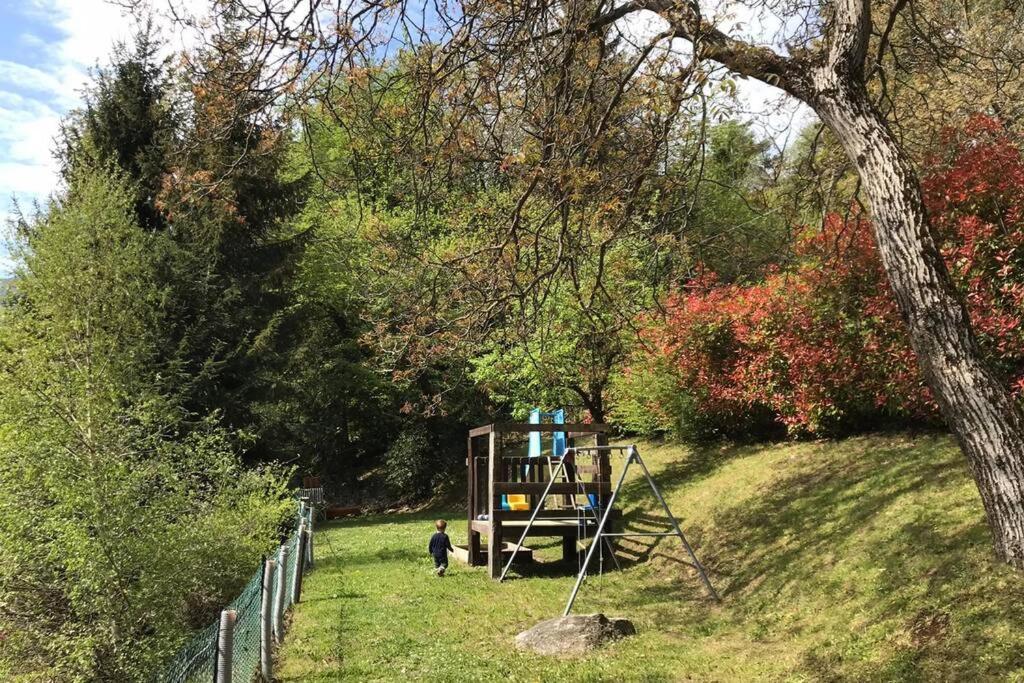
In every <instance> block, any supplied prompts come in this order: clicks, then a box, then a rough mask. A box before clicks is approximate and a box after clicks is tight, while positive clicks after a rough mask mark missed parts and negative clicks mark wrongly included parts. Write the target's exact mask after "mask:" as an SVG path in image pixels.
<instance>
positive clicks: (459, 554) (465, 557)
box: [452, 542, 533, 564]
mask: <svg viewBox="0 0 1024 683" xmlns="http://www.w3.org/2000/svg"><path fill="white" fill-rule="evenodd" d="M452 547H453V548H454V550H453V552H452V555H453V556H454V557H455V559H456V560H458V561H459V562H464V563H466V564H469V546H467V545H455V546H452ZM515 547H516V545H515V543H508V542H506V543H505V547H504V548H503V549H502V551H501V561H502V563H505V562H508V558H509V556H511V555H512V551H513V550H515ZM480 554H481V559H480V564H487V551H486V550H481V551H480ZM521 562H522V563H528V562H533V550H532V549H531V548H527V547H526V546H523V547H522V548H520V549H519V552H518V553H516V561H515V563H514V564H519V563H521Z"/></svg>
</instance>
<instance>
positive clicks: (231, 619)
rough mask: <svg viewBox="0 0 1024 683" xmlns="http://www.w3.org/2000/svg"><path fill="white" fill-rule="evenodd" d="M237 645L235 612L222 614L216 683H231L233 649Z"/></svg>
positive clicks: (230, 610)
mask: <svg viewBox="0 0 1024 683" xmlns="http://www.w3.org/2000/svg"><path fill="white" fill-rule="evenodd" d="M234 644H235V610H233V609H226V610H224V611H222V612H221V613H220V632H219V633H218V634H217V678H216V679H215V680H216V683H231V666H232V648H233V647H234Z"/></svg>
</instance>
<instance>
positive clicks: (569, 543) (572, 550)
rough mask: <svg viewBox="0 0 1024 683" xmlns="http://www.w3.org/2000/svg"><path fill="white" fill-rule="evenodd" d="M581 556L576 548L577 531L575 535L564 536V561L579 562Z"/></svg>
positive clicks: (574, 532)
mask: <svg viewBox="0 0 1024 683" xmlns="http://www.w3.org/2000/svg"><path fill="white" fill-rule="evenodd" d="M579 559H580V554H579V550H578V549H577V547H576V531H575V530H573V534H572V535H570V534H568V533H565V534H562V561H563V562H579Z"/></svg>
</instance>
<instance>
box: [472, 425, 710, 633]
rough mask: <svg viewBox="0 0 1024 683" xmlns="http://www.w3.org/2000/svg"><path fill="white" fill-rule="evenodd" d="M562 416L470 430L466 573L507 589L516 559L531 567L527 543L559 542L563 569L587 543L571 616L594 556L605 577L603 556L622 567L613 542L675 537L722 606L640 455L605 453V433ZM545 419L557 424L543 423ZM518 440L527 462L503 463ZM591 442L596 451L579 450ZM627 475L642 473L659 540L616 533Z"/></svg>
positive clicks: (629, 450) (517, 458) (613, 449)
mask: <svg viewBox="0 0 1024 683" xmlns="http://www.w3.org/2000/svg"><path fill="white" fill-rule="evenodd" d="M563 415H564V414H563V413H562V412H561V411H558V412H556V413H547V414H544V413H540V412H539V411H537V410H534V411H533V413H532V414H531V416H530V418H531V419H530V422H529V423H526V424H523V423H506V424H490V425H485V426H483V427H477V428H476V429H472V430H470V432H469V439H468V442H467V449H468V453H467V459H466V465H467V470H468V477H467V479H468V500H469V506H468V508H469V543H468V545H467V547H466V548H465V550H464V553H463V557H464V559H465V560H466V561H468V562H469V564H471V565H483V564H486V565H487V568H488V573H489V574H490V576H491V578H494V579H498V580H499V581H504V580H505V577H506V576H507V575H508V572H509V570H510V569H511V567H512V564H513V563H514V562H515V561H516V560H517V559H519V560H532V551H531V550H530V549H529V548H526V547H524V545H523V544H524V543H525V541H526V539H527V538H528V537H531V536H534V537H536V536H547V537H551V536H554V537H559V538H561V539H562V559H563V561H571V560H572V559H574V558H575V559H577V560H579V546H578V544H579V542H580V541H581V540H583V541H585V540H587V539H589V540H590V544H589V546H588V547H587V549H586V554H585V556H584V559H583V560H582V561H581V562H580V564H579V573H578V575H577V577H576V583H575V585H574V586H573V589H572V592H571V593H570V595H569V600H568V602H567V603H566V606H565V611H564V614H565V615H568V614H569V612H570V611H571V610H572V606H573V603H574V602H575V600H576V596H577V595H578V594H579V591H580V588H581V587H582V586H583V582H584V581H585V580H586V577H587V572H588V571H589V569H590V566H591V564H592V561H593V559H594V556H595V553H597V552H600V554H601V562H600V571H603V566H604V563H603V555H604V551H606V550H607V552H608V555H609V557H610V559H611V561H612V562H613V563H614V564H615V566H616V567H618V565H619V563H618V560H617V559H616V557H615V547H614V541H615V539H617V538H625V537H637V536H653V537H671V536H675V537H677V538H679V540H680V541H681V542H682V545H683V548H684V549H685V550H686V552H687V554H688V555H689V559H690V561H691V562H690V564H691V566H692V567H693V568H694V569H695V570H696V571H697V573H698V574H699V576H700V579H701V581H702V582H703V584H704V587H705V588H706V589H707V591H708V594H709V595H710V596H711V597H712V598H713V599H714V600H716V601H718V600H720V598H719V596H718V593H717V591H715V588H714V586H713V585H712V584H711V580H710V579H709V578H708V575H707V572H706V571H705V569H704V565H702V564H701V562H700V560H699V559H697V554H696V553H695V552H694V551H693V548H692V547H691V546H690V543H689V541H687V540H686V536H685V535H684V534H683V530H682V528H681V527H680V526H679V522H678V521H677V519H676V517H675V515H674V514H673V513H672V510H671V509H670V508H669V506H668V503H666V502H665V498H664V496H662V495H661V491H660V490H659V489H658V485H657V484H656V483H655V481H654V477H652V476H651V472H650V470H648V469H647V465H646V464H645V463H644V461H643V458H642V457H640V451H639V450H638V449H637V447H636V446H633V445H629V446H611V445H608V438H607V433H608V426H607V425H604V424H564V417H563ZM542 416H547V417H549V418H552V419H554V420H555V421H554V422H548V423H542V422H541V421H540V419H541V417H542ZM523 434H529V443H528V451H527V452H528V455H527V457H525V458H524V457H522V456H521V455H518V454H515V455H506V449H507V448H509V446H510V444H509V443H508V441H509V437H510V436H519V440H520V441H521V436H522V435H523ZM543 434H551V435H552V436H551V444H552V446H551V452H550V454H548V455H546V456H545V455H543V454H542V451H543V448H542V435H543ZM566 437H568V439H566ZM590 439H592V440H593V445H584V444H582V443H581V442H582V441H587V440H590ZM484 444H486V451H484V449H483V446H484ZM613 454H615V455H621V456H622V467H621V470H620V471H619V473H618V477H617V478H616V483H615V486H614V488H613V487H612V485H611V481H612V476H611V475H612V465H611V456H612V455H613ZM630 467H636V468H638V469H639V470H640V472H641V474H642V476H643V478H644V479H645V480H646V483H647V484H648V486H649V489H650V492H651V493H652V494H653V496H654V498H655V499H656V500H657V502H658V504H659V506H660V507H661V509H662V511H663V512H664V513H665V516H666V523H667V524H668V526H669V527H670V528H669V529H667V530H665V531H659V532H650V531H644V532H636V531H626V530H617V527H618V526H619V525H620V522H621V520H622V511H621V510H619V509H618V508H616V507H615V503H616V501H617V499H618V497H619V493H620V492H621V491H622V488H623V484H624V483H625V481H626V474H627V473H628V472H629V469H630ZM506 534H507V535H508V536H509V537H513V536H514V537H515V538H516V539H517V540H516V542H515V544H514V545H513V544H510V543H508V542H507V541H506V540H505V536H506ZM484 536H486V537H487V550H486V553H485V552H484V550H483V547H482V537H484Z"/></svg>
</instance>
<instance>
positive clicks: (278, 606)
mask: <svg viewBox="0 0 1024 683" xmlns="http://www.w3.org/2000/svg"><path fill="white" fill-rule="evenodd" d="M277 566H278V567H279V570H278V574H279V576H278V577H277V585H276V586H275V589H276V590H275V591H274V638H276V639H277V642H279V643H280V642H281V641H283V640H284V599H285V591H286V590H288V546H287V545H282V546H281V550H279V551H278V555H277Z"/></svg>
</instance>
